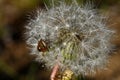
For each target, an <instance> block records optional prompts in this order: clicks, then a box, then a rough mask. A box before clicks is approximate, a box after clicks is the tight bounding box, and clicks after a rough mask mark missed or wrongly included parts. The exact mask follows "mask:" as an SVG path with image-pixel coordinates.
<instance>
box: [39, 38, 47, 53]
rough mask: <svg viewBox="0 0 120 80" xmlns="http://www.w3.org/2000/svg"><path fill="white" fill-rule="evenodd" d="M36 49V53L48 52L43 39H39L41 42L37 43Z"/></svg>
mask: <svg viewBox="0 0 120 80" xmlns="http://www.w3.org/2000/svg"><path fill="white" fill-rule="evenodd" d="M37 49H38V51H40V52H46V51H48V47H47V44H46V43H45V41H44V40H43V39H41V40H40V41H39V42H38V46H37Z"/></svg>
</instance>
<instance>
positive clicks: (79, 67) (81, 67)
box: [26, 1, 113, 75]
mask: <svg viewBox="0 0 120 80" xmlns="http://www.w3.org/2000/svg"><path fill="white" fill-rule="evenodd" d="M103 20H104V18H103V16H102V15H100V14H98V13H97V12H96V10H95V9H92V8H91V5H85V6H78V5H77V4H76V3H74V2H73V3H71V5H67V4H66V3H65V2H64V1H63V2H62V1H61V2H60V4H59V5H58V6H55V5H54V7H51V8H50V9H47V10H46V11H37V16H36V19H34V20H31V21H30V23H29V24H28V25H27V26H26V29H27V32H26V34H27V41H26V42H27V44H29V45H32V48H31V50H32V52H31V53H34V54H36V55H37V58H36V60H37V61H44V62H46V64H45V65H46V66H47V67H48V68H50V69H52V68H53V66H54V65H55V64H56V63H59V65H60V67H61V70H62V71H63V70H65V69H66V68H67V69H68V68H69V69H70V70H72V71H73V72H74V73H75V74H76V75H79V74H83V75H85V74H87V73H89V72H94V71H95V69H96V68H98V69H99V68H103V66H105V64H106V63H107V58H108V53H109V51H110V48H111V43H110V39H111V36H112V34H113V31H112V30H110V29H108V28H107V25H106V24H105V23H104V22H103ZM41 39H43V40H44V41H45V43H46V44H42V45H47V47H48V51H46V52H42V51H41V52H40V51H38V50H37V45H38V42H39V41H40V40H41ZM42 47H43V49H44V48H45V46H42ZM42 54H44V56H43V55H42Z"/></svg>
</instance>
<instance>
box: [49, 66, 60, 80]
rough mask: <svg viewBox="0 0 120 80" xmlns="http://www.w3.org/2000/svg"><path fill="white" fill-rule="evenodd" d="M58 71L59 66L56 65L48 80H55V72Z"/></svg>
mask: <svg viewBox="0 0 120 80" xmlns="http://www.w3.org/2000/svg"><path fill="white" fill-rule="evenodd" d="M58 70H59V65H58V64H56V65H55V66H54V68H53V70H52V73H51V76H50V80H55V77H56V75H57V72H58Z"/></svg>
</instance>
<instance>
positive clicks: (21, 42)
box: [0, 0, 120, 80]
mask: <svg viewBox="0 0 120 80" xmlns="http://www.w3.org/2000/svg"><path fill="white" fill-rule="evenodd" d="M66 1H69V0H66ZM78 1H79V3H85V2H87V1H88V0H78ZM92 1H93V3H94V5H95V7H97V8H98V10H99V11H100V12H101V13H103V14H107V16H109V20H108V22H107V24H108V25H109V27H110V28H111V29H114V30H115V31H116V33H115V37H114V38H113V40H112V43H113V44H114V45H115V46H114V50H113V51H112V52H111V53H110V58H109V60H110V62H109V64H108V65H107V66H108V69H107V70H102V71H98V72H97V74H96V75H92V76H87V77H86V79H85V80H120V0H92ZM44 2H46V4H47V5H49V4H50V3H49V1H48V0H0V80H49V76H50V71H49V70H47V69H46V68H45V67H43V66H42V65H44V63H39V62H36V61H35V56H33V55H30V54H29V50H28V49H27V45H26V43H25V36H24V33H25V25H27V23H28V22H29V20H30V18H31V19H32V18H34V16H35V14H36V9H38V8H40V9H45V6H44Z"/></svg>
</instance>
